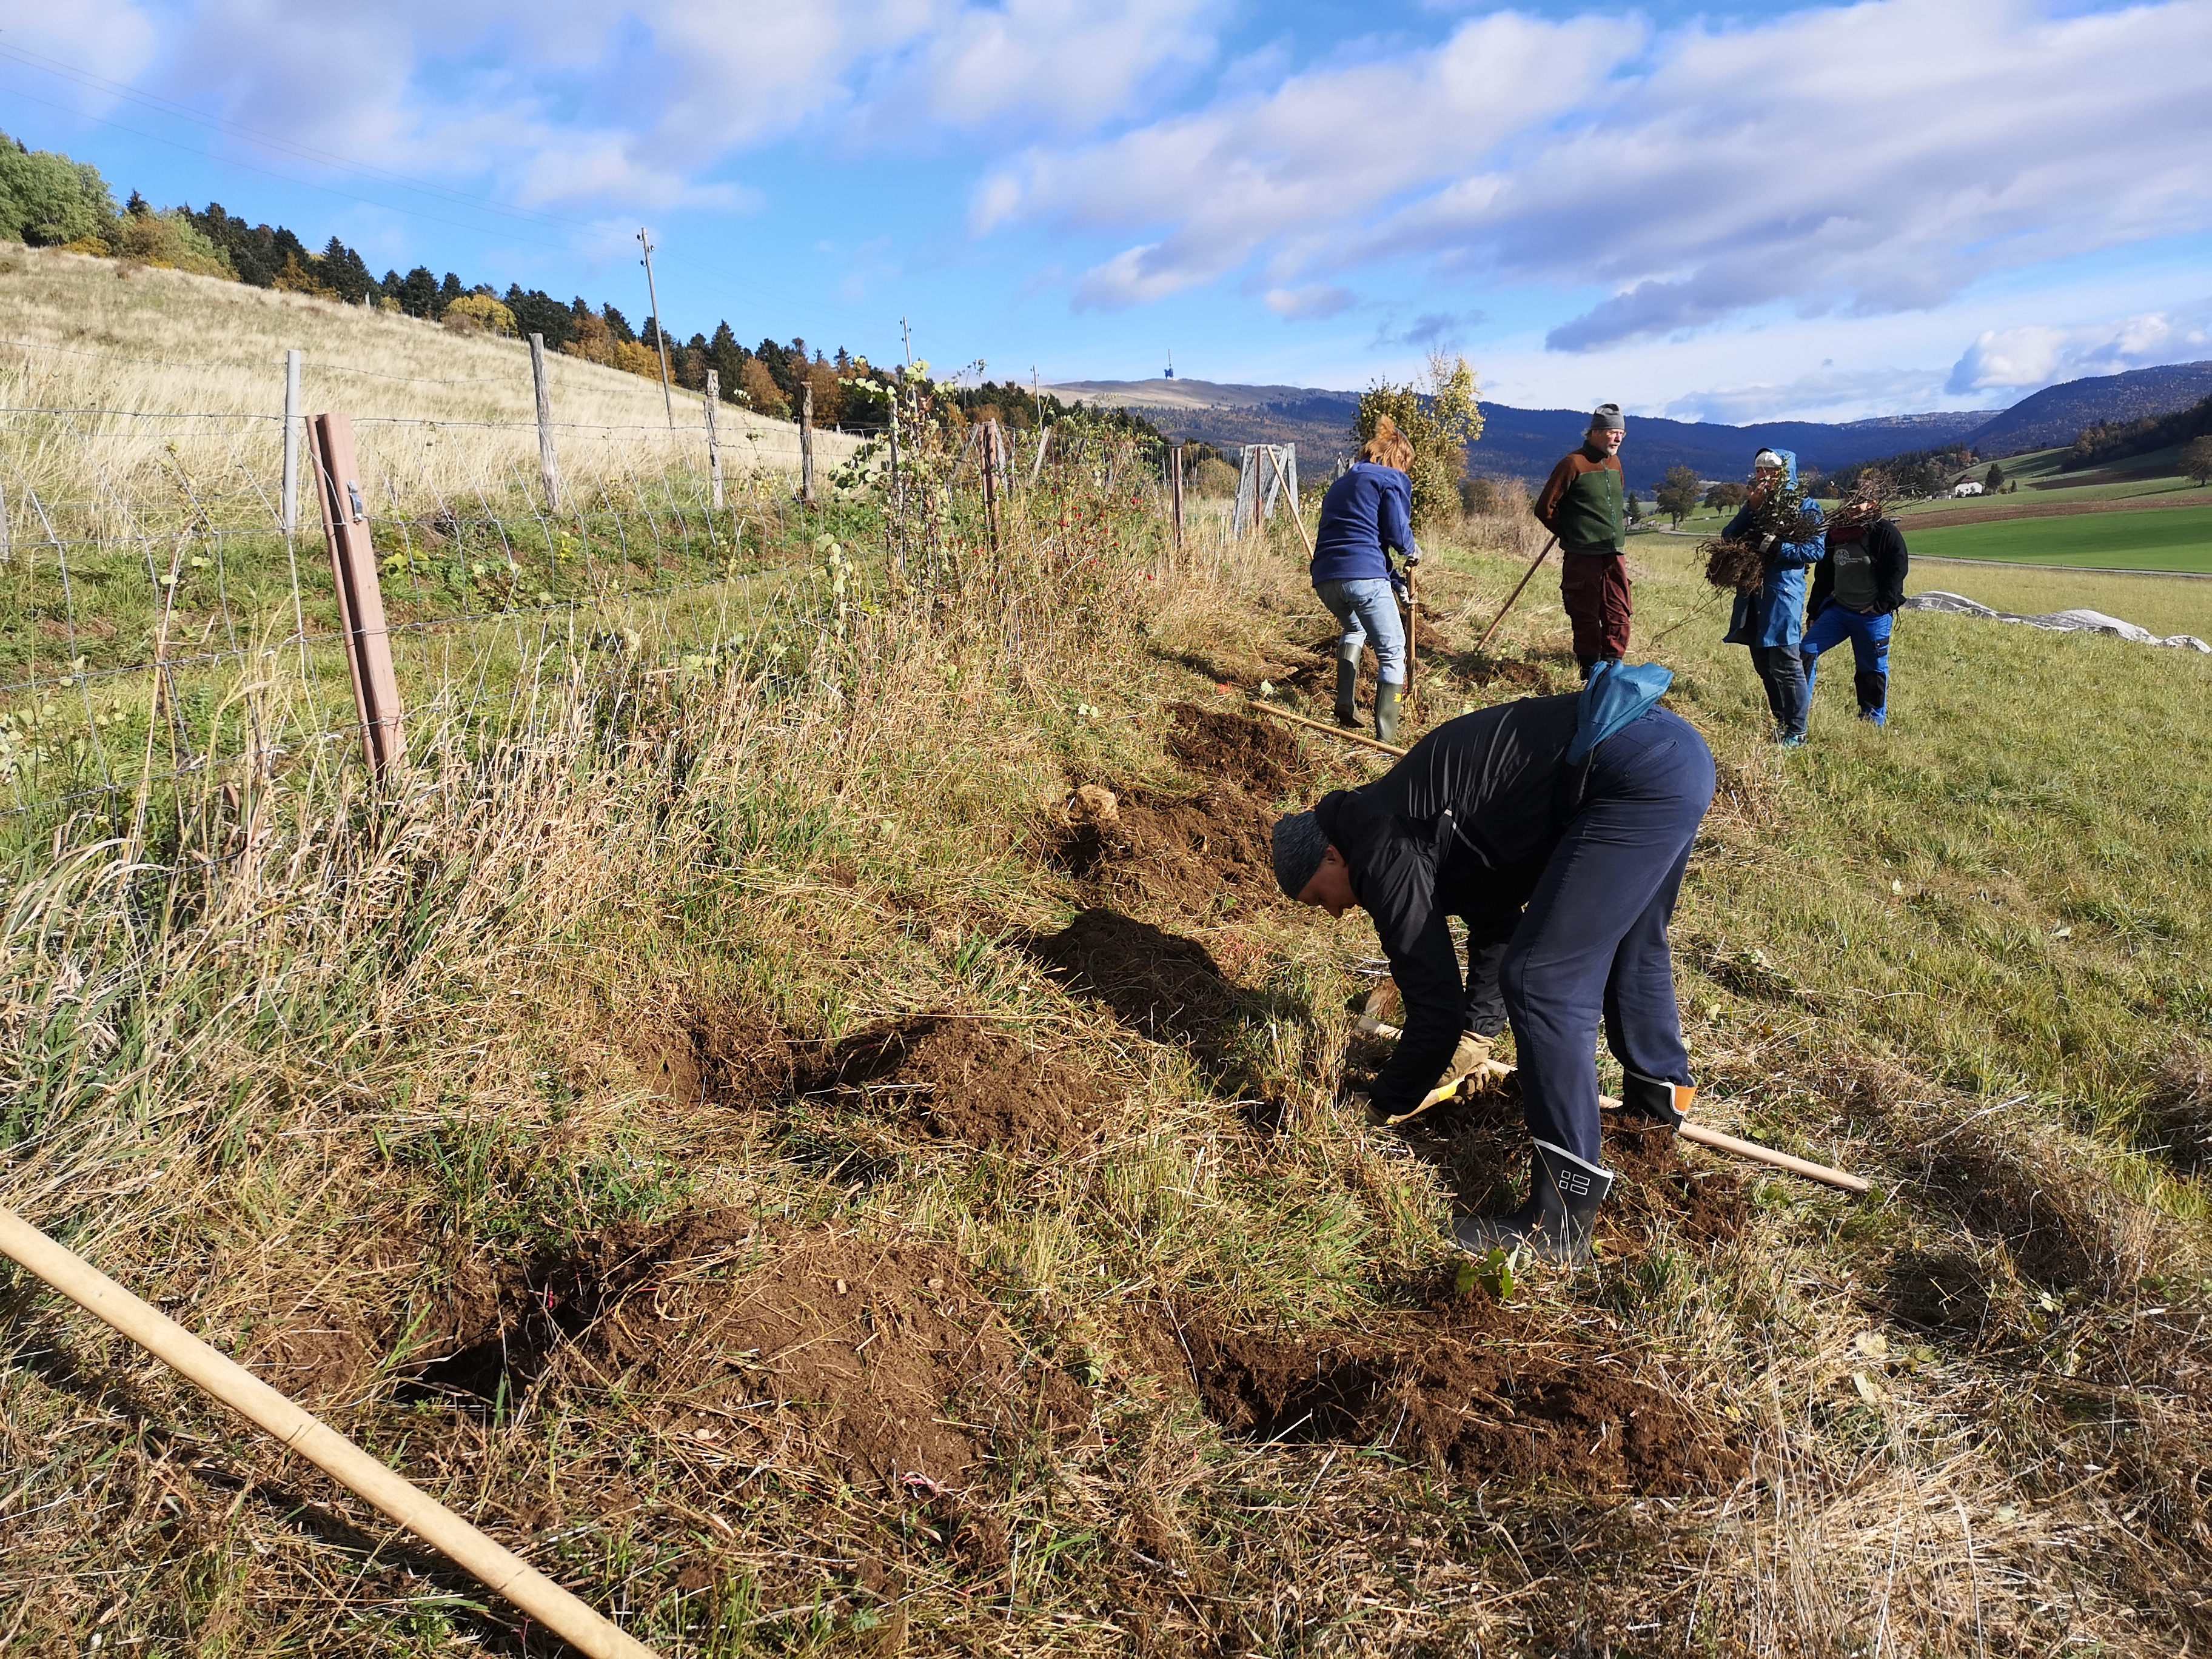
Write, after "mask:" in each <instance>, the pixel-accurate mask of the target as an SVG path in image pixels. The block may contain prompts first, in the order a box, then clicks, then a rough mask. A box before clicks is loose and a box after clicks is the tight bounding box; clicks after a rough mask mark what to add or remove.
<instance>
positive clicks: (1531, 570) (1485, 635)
mask: <svg viewBox="0 0 2212 1659" xmlns="http://www.w3.org/2000/svg"><path fill="white" fill-rule="evenodd" d="M1558 540H1559V538H1558V537H1557V536H1554V537H1553V538H1552V539H1551V541H1548V542H1546V543H1545V544H1544V546H1543V550H1542V551H1541V552H1539V553H1538V554H1537V555H1536V557H1535V560H1534V562H1533V563H1531V564H1530V565H1529V567H1528V570H1527V571H1526V572H1525V573H1524V574H1522V578H1521V587H1516V588H1515V589H1514V590H1513V592H1511V594H1510V595H1509V596H1508V597H1507V599H1506V601H1505V603H1504V604H1503V605H1499V606H1498V614H1497V615H1496V616H1494V617H1492V618H1491V619H1490V626H1489V627H1487V628H1486V629H1483V630H1482V637H1481V638H1480V639H1479V640H1477V641H1475V642H1474V653H1475V655H1477V656H1478V657H1479V656H1480V655H1481V654H1482V651H1483V647H1485V646H1486V645H1488V644H1489V643H1490V636H1491V635H1492V634H1495V633H1496V632H1497V631H1498V623H1502V622H1504V620H1505V613H1506V612H1507V611H1510V610H1511V609H1512V608H1513V601H1514V600H1515V599H1519V598H1520V597H1521V588H1522V587H1526V586H1528V583H1529V582H1530V580H1532V579H1534V576H1535V574H1536V566H1537V565H1540V564H1541V563H1543V562H1544V560H1545V557H1546V556H1547V555H1548V554H1549V553H1550V552H1551V550H1552V546H1553V543H1554V542H1557V541H1558Z"/></svg>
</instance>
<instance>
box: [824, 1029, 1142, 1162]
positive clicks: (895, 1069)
mask: <svg viewBox="0 0 2212 1659" xmlns="http://www.w3.org/2000/svg"><path fill="white" fill-rule="evenodd" d="M800 1089H801V1092H802V1093H804V1094H806V1095H809V1096H817V1095H823V1096H830V1097H843V1098H848V1099H857V1100H860V1101H866V1102H869V1103H887V1104H889V1106H890V1109H892V1110H893V1111H894V1112H896V1114H898V1115H902V1116H906V1117H910V1118H911V1120H912V1121H915V1123H917V1124H918V1125H920V1127H921V1129H922V1130H923V1132H924V1133H927V1134H929V1135H931V1136H933V1137H934V1138H937V1139H944V1140H952V1141H958V1142H960V1143H961V1144H963V1146H975V1147H984V1146H1003V1147H1008V1148H1011V1149H1012V1150H1015V1151H1018V1152H1068V1151H1071V1150H1073V1148H1075V1147H1076V1146H1080V1145H1081V1144H1083V1143H1084V1142H1085V1141H1087V1140H1089V1139H1092V1138H1093V1137H1094V1136H1095V1135H1096V1134H1097V1127H1098V1121H1099V1118H1100V1116H1101V1115H1102V1114H1103V1110H1104V1099H1103V1095H1102V1093H1101V1091H1100V1088H1099V1083H1098V1079H1097V1077H1096V1076H1094V1075H1093V1074H1092V1073H1091V1072H1089V1071H1087V1070H1085V1069H1084V1068H1083V1067H1080V1066H1075V1065H1073V1064H1071V1063H1069V1062H1068V1061H1066V1060H1061V1059H1060V1058H1058V1057H1056V1056H1054V1055H1049V1054H1036V1053H1035V1052H1033V1051H1032V1050H1030V1048H1028V1047H1026V1046H1025V1045H1024V1043H1023V1042H1021V1041H1020V1040H1019V1039H1018V1038H1016V1037H1014V1036H1010V1035H1008V1034H1007V1033H1006V1032H1004V1031H994V1030H991V1029H990V1028H989V1027H987V1026H985V1025H981V1024H977V1023H976V1022H975V1021H974V1020H971V1019H961V1018H952V1017H950V1016H943V1015H939V1016H931V1017H927V1018H921V1019H909V1020H902V1021H901V1022H899V1023H898V1024H895V1025H890V1026H885V1027H883V1028H881V1029H878V1030H873V1031H868V1032H864V1033H863V1034H861V1035H860V1036H856V1037H853V1038H851V1039H849V1040H848V1041H847V1042H842V1043H841V1044H839V1045H838V1047H837V1048H835V1049H834V1050H832V1051H831V1053H830V1054H829V1056H828V1057H827V1058H826V1060H824V1061H823V1064H822V1066H820V1067H819V1068H818V1069H817V1071H815V1072H814V1073H812V1074H811V1075H810V1076H806V1077H804V1078H802V1079H801V1084H800Z"/></svg>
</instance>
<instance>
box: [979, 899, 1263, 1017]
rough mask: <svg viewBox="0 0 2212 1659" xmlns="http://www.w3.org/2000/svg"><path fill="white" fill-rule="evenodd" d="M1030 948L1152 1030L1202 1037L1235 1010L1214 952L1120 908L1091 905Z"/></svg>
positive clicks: (1079, 989)
mask: <svg viewBox="0 0 2212 1659" xmlns="http://www.w3.org/2000/svg"><path fill="white" fill-rule="evenodd" d="M1023 948H1024V950H1025V951H1028V952H1029V954H1030V956H1031V957H1035V958H1036V960H1037V961H1038V962H1039V963H1042V964H1043V966H1044V969H1045V971H1046V972H1047V973H1048V974H1049V975H1051V976H1052V977H1053V978H1054V980H1056V981H1059V982H1060V984H1061V985H1063V986H1065V987H1066V988H1067V989H1068V990H1069V991H1071V992H1073V993H1074V994H1076V995H1078V996H1085V997H1091V998H1095V999H1096V1000H1098V1001H1100V1002H1103V1003H1104V1004H1105V1005H1106V1006H1107V1007H1108V1008H1109V1009H1111V1010H1112V1011H1113V1012H1114V1015H1115V1018H1117V1019H1119V1020H1120V1021H1121V1023H1122V1024H1125V1025H1127V1026H1129V1027H1130V1028H1131V1029H1133V1030H1139V1031H1142V1032H1143V1033H1145V1035H1146V1036H1156V1037H1182V1038H1202V1037H1204V1036H1207V1035H1208V1034H1210V1033H1211V1032H1212V1030H1213V1028H1214V1027H1215V1026H1216V1025H1218V1024H1219V1023H1220V1021H1221V1018H1222V1017H1223V1016H1224V1015H1225V1013H1227V1012H1228V1010H1229V999H1230V996H1231V986H1230V982H1229V980H1228V977H1227V975H1225V974H1223V972H1222V971H1221V967H1220V964H1219V963H1217V962H1215V961H1214V959H1213V956H1212V952H1211V951H1208V950H1207V949H1206V947H1205V946H1204V945H1200V944H1199V943H1198V942H1197V941H1196V940H1195V939H1182V938H1178V937H1177V936H1176V935H1175V934H1173V933H1167V932H1164V931H1163V930H1162V929H1160V928H1158V927H1153V926H1152V924H1151V923H1150V922H1144V921H1136V920H1135V919H1133V917H1129V916H1125V915H1121V914H1120V913H1119V912H1118V911H1114V910H1109V909H1104V908H1092V909H1089V910H1085V911H1084V912H1083V913H1082V914H1081V915H1079V916H1077V917H1076V918H1075V920H1074V921H1071V922H1069V923H1068V924H1067V926H1066V927H1063V928H1062V929H1060V932H1059V933H1050V934H1042V935H1038V936H1036V937H1033V938H1031V939H1029V940H1028V941H1027V942H1026V943H1025V944H1024V946H1023Z"/></svg>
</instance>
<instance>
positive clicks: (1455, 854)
mask: <svg viewBox="0 0 2212 1659" xmlns="http://www.w3.org/2000/svg"><path fill="white" fill-rule="evenodd" d="M1577 701H1578V698H1577V696H1575V695H1574V694H1569V695H1567V696H1556V697H1528V698H1524V699H1523V700H1522V701H1521V702H1509V703H1500V704H1498V706H1497V707H1495V708H1484V709H1480V710H1478V711H1477V712H1476V713H1474V714H1462V715H1461V716H1460V717H1459V718H1458V719H1457V720H1446V721H1445V722H1444V723H1443V725H1442V726H1438V727H1437V729H1436V730H1435V731H1433V732H1430V733H1429V735H1428V736H1426V737H1425V738H1422V739H1421V740H1420V741H1419V743H1417V744H1414V745H1413V748H1412V749H1411V750H1408V751H1407V755H1406V757H1405V759H1403V760H1401V761H1400V762H1399V763H1397V764H1396V765H1395V766H1394V767H1392V768H1391V769H1389V771H1388V772H1386V773H1385V774H1383V776H1381V777H1379V778H1377V779H1376V781H1374V782H1372V783H1370V784H1368V785H1366V786H1365V787H1362V788H1358V789H1350V790H1337V791H1335V792H1334V793H1330V794H1328V795H1324V796H1323V797H1322V799H1321V801H1320V803H1319V804H1318V805H1316V807H1315V808H1314V816H1315V817H1316V818H1318V819H1319V820H1320V823H1321V827H1322V833H1323V834H1324V835H1326V836H1328V839H1329V842H1330V844H1331V845H1332V846H1334V847H1335V848H1337V850H1338V851H1340V852H1341V853H1342V854H1344V858H1345V862H1346V864H1347V865H1348V866H1350V869H1351V876H1352V895H1353V896H1354V897H1356V898H1358V901H1359V905H1360V908H1362V909H1364V911H1366V912H1367V914H1368V915H1369V916H1370V918H1371V919H1372V920H1373V921H1374V923H1375V931H1376V934H1377V935H1379V936H1380V938H1381V939H1382V941H1383V953H1384V954H1385V955H1386V956H1388V957H1389V959H1390V973H1391V977H1392V978H1394V979H1395V980H1396V981H1397V983H1398V989H1399V991H1400V992H1401V994H1403V995H1404V997H1405V1000H1406V1023H1405V1036H1402V1037H1401V1038H1400V1039H1399V1042H1398V1048H1397V1051H1396V1052H1395V1054H1392V1055H1391V1057H1390V1060H1389V1064H1388V1065H1387V1066H1384V1067H1383V1074H1382V1076H1381V1077H1380V1078H1379V1079H1376V1085H1375V1090H1374V1100H1375V1103H1376V1106H1378V1107H1381V1108H1383V1109H1386V1110H1388V1111H1391V1112H1400V1111H1404V1110H1406V1109H1407V1108H1409V1107H1411V1106H1412V1105H1413V1103H1415V1102H1417V1101H1419V1099H1420V1097H1422V1096H1423V1095H1424V1094H1425V1093H1427V1092H1428V1091H1429V1090H1430V1089H1431V1088H1433V1087H1434V1086H1435V1085H1436V1081H1437V1077H1438V1076H1439V1075H1441V1074H1442V1073H1443V1068H1444V1063H1445V1062H1446V1061H1447V1060H1449V1059H1450V1058H1451V1052H1452V1048H1453V1046H1454V1045H1455V1043H1457V1042H1458V1041H1459V1036H1460V1032H1461V1030H1462V1029H1464V1026H1465V1023H1466V1015H1467V1002H1466V997H1467V990H1466V987H1465V986H1464V984H1463V982H1462V980H1461V977H1460V967H1459V957H1458V953H1457V952H1456V951H1455V950H1454V948H1453V945H1452V937H1451V930H1450V928H1449V926H1448V925H1447V918H1449V917H1451V916H1458V917H1461V918H1462V920H1464V921H1466V923H1467V925H1468V945H1469V948H1470V950H1477V949H1480V947H1481V946H1483V945H1488V944H1494V943H1496V942H1498V941H1500V940H1503V939H1506V938H1507V937H1509V936H1510V934H1511V933H1512V931H1513V929H1514V927H1515V926H1516V924H1517V923H1518V921H1519V920H1520V913H1521V908H1522V906H1523V905H1524V904H1526V903H1527V902H1528V895H1529V894H1530V893H1531V892H1532V891H1534V889H1535V885H1536V879H1537V878H1538V877H1539V876H1541V874H1542V873H1543V870H1544V865H1545V861H1546V860H1548V859H1549V858H1550V857H1551V855H1552V849H1553V848H1554V847H1556V846H1557V845H1558V844H1559V836H1560V834H1561V832H1562V830H1563V829H1564V827H1565V824H1564V814H1563V813H1562V812H1561V811H1560V810H1559V809H1560V806H1561V805H1562V803H1561V801H1560V799H1559V797H1560V794H1561V773H1562V770H1563V769H1564V766H1565V754H1566V750H1567V745H1568V744H1569V743H1570V742H1571V740H1572V739H1573V738H1574V735H1575V716H1576V705H1577Z"/></svg>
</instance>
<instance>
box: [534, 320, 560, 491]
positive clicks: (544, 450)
mask: <svg viewBox="0 0 2212 1659" xmlns="http://www.w3.org/2000/svg"><path fill="white" fill-rule="evenodd" d="M530 382H531V386H532V390H533V391H534V392H536V393H537V396H538V478H539V479H540V480H541V481H542V482H543V483H544V485H545V506H546V508H547V510H548V511H549V512H553V513H558V512H559V511H560V510H561V465H560V463H559V461H557V460H556V459H555V457H554V454H553V388H552V386H550V384H548V383H547V381H546V379H545V337H544V335H543V334H533V335H532V336H531V337H530Z"/></svg>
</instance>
